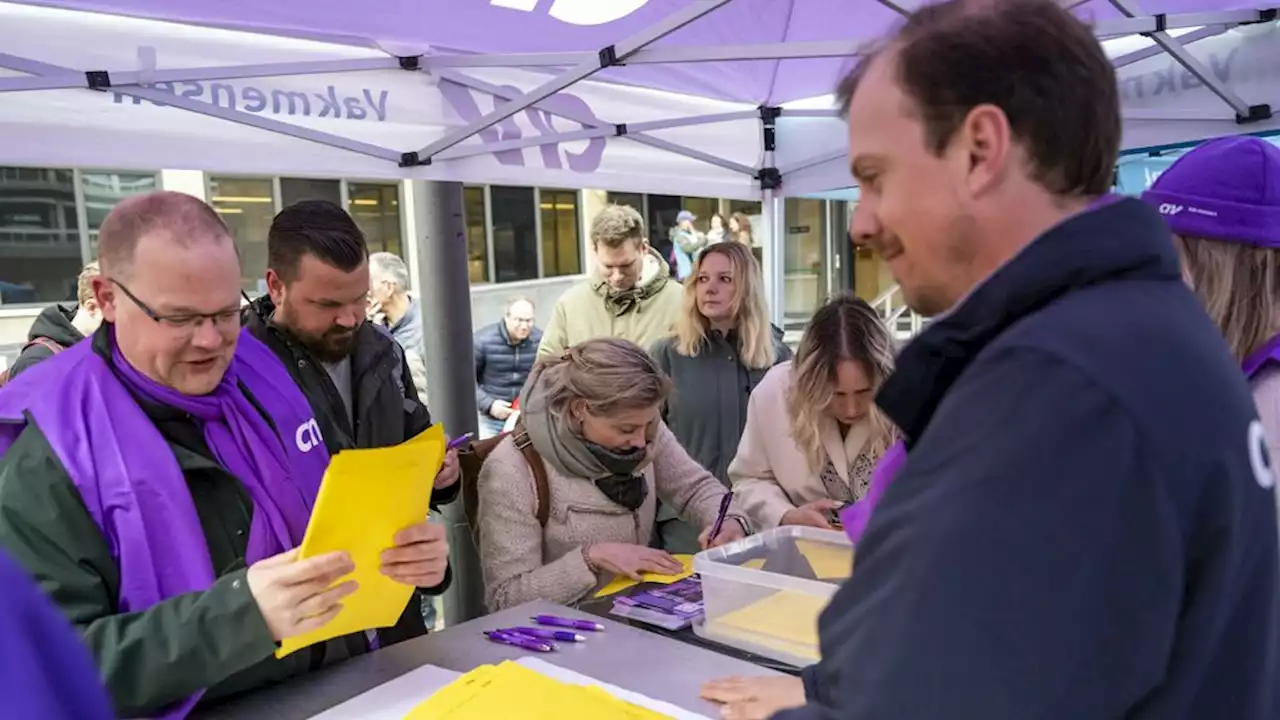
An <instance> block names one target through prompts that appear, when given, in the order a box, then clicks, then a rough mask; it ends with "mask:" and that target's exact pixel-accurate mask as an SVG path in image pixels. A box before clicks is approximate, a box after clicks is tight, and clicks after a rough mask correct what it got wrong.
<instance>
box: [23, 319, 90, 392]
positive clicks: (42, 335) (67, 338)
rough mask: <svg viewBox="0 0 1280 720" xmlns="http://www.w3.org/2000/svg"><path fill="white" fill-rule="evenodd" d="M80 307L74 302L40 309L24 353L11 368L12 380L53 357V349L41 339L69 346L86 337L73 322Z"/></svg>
mask: <svg viewBox="0 0 1280 720" xmlns="http://www.w3.org/2000/svg"><path fill="white" fill-rule="evenodd" d="M78 309H79V307H78V306H77V305H75V304H74V303H73V304H69V305H63V304H55V305H50V306H49V307H47V308H45V309H44V310H41V311H40V314H39V315H37V316H36V319H35V322H33V323H31V332H29V333H27V341H28V344H27V346H26V347H24V348H23V349H22V353H21V354H19V355H18V358H17V359H16V360H14V361H13V365H12V366H11V367H10V368H9V379H10V380H12V379H13V378H15V377H17V376H18V373H20V372H22V371H23V370H26V369H27V368H29V367H31V366H32V365H35V364H36V363H38V362H40V361H41V360H48V359H49V358H51V357H53V350H51V349H50V348H48V347H46V346H44V345H42V344H40V343H39V342H38V341H39V340H41V339H44V340H51V341H53V342H55V343H57V344H58V345H61V346H62V347H63V348H69V347H71V346H72V345H75V344H76V343H78V342H80V341H81V340H83V339H84V335H81V334H80V331H79V330H77V329H76V326H75V325H72V324H71V319H72V318H74V317H75V316H76V311H77V310H78Z"/></svg>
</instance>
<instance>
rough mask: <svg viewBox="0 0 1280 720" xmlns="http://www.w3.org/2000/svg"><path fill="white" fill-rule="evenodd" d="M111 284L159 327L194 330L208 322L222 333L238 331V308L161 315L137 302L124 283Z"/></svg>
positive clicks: (113, 281) (115, 281)
mask: <svg viewBox="0 0 1280 720" xmlns="http://www.w3.org/2000/svg"><path fill="white" fill-rule="evenodd" d="M111 283H112V284H113V285H115V286H116V287H118V288H120V292H122V293H124V296H125V297H127V298H129V300H130V301H131V302H133V304H134V305H137V306H138V309H139V310H141V311H142V312H143V314H145V315H146V316H147V317H149V318H151V319H152V320H154V321H156V322H157V323H159V324H161V325H167V326H169V327H172V328H176V329H179V330H195V329H196V328H197V327H199V326H200V324H201V323H203V322H204V321H205V320H208V321H209V322H212V323H213V325H214V327H216V328H218V329H219V330H222V331H224V332H225V331H230V330H239V329H240V308H239V307H235V308H227V309H226V310H219V311H218V312H215V313H176V314H172V315H161V314H160V313H158V312H156V311H155V310H152V309H151V306H149V305H147V304H146V303H144V302H142V301H141V300H139V299H138V296H137V295H134V294H133V292H132V291H130V290H129V288H127V287H125V285H124V283H122V282H120V281H119V280H112V281H111Z"/></svg>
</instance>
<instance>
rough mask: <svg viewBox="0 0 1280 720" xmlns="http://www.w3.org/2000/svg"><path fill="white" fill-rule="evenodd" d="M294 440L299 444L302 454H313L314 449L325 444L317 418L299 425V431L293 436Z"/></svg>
mask: <svg viewBox="0 0 1280 720" xmlns="http://www.w3.org/2000/svg"><path fill="white" fill-rule="evenodd" d="M293 438H294V440H296V441H297V442H298V449H299V450H301V451H302V452H311V449H312V448H314V447H316V446H318V445H320V444H321V443H322V442H323V439H322V438H321V437H320V425H319V424H318V423H316V420H315V418H311V419H310V420H308V421H306V422H304V423H302V424H301V425H299V426H298V431H297V432H296V433H294V434H293Z"/></svg>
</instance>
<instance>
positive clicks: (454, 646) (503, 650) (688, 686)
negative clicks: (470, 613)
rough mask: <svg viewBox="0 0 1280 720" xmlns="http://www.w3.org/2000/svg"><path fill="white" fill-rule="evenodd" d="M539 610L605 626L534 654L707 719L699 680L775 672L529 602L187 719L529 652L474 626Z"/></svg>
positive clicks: (334, 697) (317, 699)
mask: <svg viewBox="0 0 1280 720" xmlns="http://www.w3.org/2000/svg"><path fill="white" fill-rule="evenodd" d="M539 613H548V614H552V615H560V616H563V617H573V618H582V619H584V620H594V621H596V622H599V623H601V624H603V625H604V626H605V631H604V632H603V633H594V634H590V635H591V636H590V637H588V638H587V642H585V643H581V644H573V643H559V650H558V651H557V652H555V653H550V654H547V655H539V657H541V658H543V659H544V660H547V661H549V662H552V663H554V664H556V665H560V666H561V667H564V668H567V669H569V670H573V671H576V672H579V673H582V674H584V675H589V676H591V677H593V678H596V679H597V680H601V681H603V682H607V683H610V684H613V685H617V686H619V687H623V688H626V689H628V690H632V691H635V692H638V693H641V694H644V695H648V696H649V697H651V698H654V699H657V700H665V701H667V702H669V703H672V704H674V705H678V706H679V707H682V708H685V709H686V710H691V711H693V712H698V713H701V714H703V715H706V716H707V717H712V718H715V717H719V712H718V710H717V709H716V707H715V706H714V705H713V704H711V703H708V702H706V701H704V700H702V699H700V698H699V697H698V689H699V688H700V687H701V686H702V683H703V682H705V681H707V680H711V679H713V678H718V677H725V676H728V675H778V674H779V673H776V672H774V671H772V670H767V669H764V668H761V667H758V666H756V665H752V664H751V663H748V662H745V661H743V660H737V659H735V658H731V657H727V656H724V655H720V654H718V653H715V652H712V651H711V650H706V649H703V648H700V647H695V646H693V645H689V644H687V643H682V642H680V641H678V640H672V639H670V638H664V637H662V636H660V635H655V634H654V633H650V632H646V631H644V630H639V629H636V628H631V627H627V626H625V625H622V624H619V623H616V622H613V621H611V620H608V619H606V618H600V617H597V616H594V615H589V614H587V613H583V612H579V611H577V610H571V609H569V608H566V607H562V606H560V605H555V604H553V603H548V602H532V603H528V604H526V605H521V606H520V607H517V608H513V609H511V610H504V611H502V612H499V613H494V614H493V615H489V616H487V617H483V618H480V619H478V620H472V621H470V622H466V623H462V624H461V625H456V626H454V627H451V628H447V629H445V630H443V631H441V632H438V633H434V634H431V635H428V636H426V637H421V638H418V639H416V640H410V641H408V642H403V643H400V644H399V645H395V646H392V647H389V648H385V649H383V650H379V651H378V652H375V653H370V654H368V655H364V656H362V657H358V658H355V659H353V660H348V661H346V662H344V663H340V664H338V665H335V666H333V667H330V668H326V669H324V670H321V671H319V672H316V673H313V674H311V675H307V676H305V677H301V678H298V679H296V680H292V681H290V682H287V683H284V684H282V685H279V686H276V687H273V688H268V689H264V690H261V691H259V692H256V693H253V694H250V695H247V696H245V697H243V698H241V699H239V700H236V701H234V702H230V703H226V704H222V705H219V706H217V707H214V708H210V709H208V710H203V711H200V712H197V713H195V714H193V715H192V716H191V717H192V718H197V719H199V720H211V719H213V718H237V719H240V718H246V719H252V718H264V719H267V718H269V719H270V720H295V719H296V720H302V719H303V718H309V717H311V716H312V715H316V714H318V713H320V712H323V711H325V710H328V709H329V708H331V707H333V706H335V705H339V704H341V703H343V702H344V701H346V700H349V699H351V698H353V697H355V696H356V695H359V694H361V693H363V692H365V691H367V690H371V689H373V688H374V687H377V686H378V685H381V684H382V683H385V682H387V681H389V680H393V679H395V678H397V677H399V676H401V675H403V674H405V673H407V672H409V671H410V670H413V669H414V668H417V667H420V666H422V665H428V664H430V665H436V666H438V667H442V668H447V669H449V670H456V671H458V672H466V671H467V670H471V669H472V668H474V667H476V666H479V665H484V664H486V663H495V662H500V661H502V660H513V659H515V658H518V657H521V656H523V655H528V654H530V653H528V652H527V651H523V650H520V649H518V648H513V647H508V646H506V645H499V644H498V643H494V642H490V641H489V640H487V639H486V638H485V637H484V636H483V635H481V634H480V633H481V631H483V630H493V629H496V628H499V627H510V626H512V625H528V624H530V620H529V618H530V617H531V616H533V615H537V614H539Z"/></svg>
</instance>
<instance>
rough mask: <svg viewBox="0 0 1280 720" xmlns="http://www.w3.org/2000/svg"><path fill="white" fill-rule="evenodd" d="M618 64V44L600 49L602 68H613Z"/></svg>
mask: <svg viewBox="0 0 1280 720" xmlns="http://www.w3.org/2000/svg"><path fill="white" fill-rule="evenodd" d="M617 64H618V46H617V45H610V46H609V47H605V48H601V49H600V69H602V70H603V69H604V68H611V67H613V66H615V65H617Z"/></svg>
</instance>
